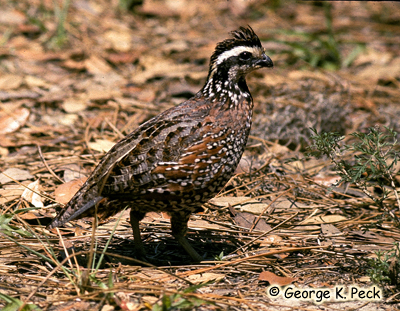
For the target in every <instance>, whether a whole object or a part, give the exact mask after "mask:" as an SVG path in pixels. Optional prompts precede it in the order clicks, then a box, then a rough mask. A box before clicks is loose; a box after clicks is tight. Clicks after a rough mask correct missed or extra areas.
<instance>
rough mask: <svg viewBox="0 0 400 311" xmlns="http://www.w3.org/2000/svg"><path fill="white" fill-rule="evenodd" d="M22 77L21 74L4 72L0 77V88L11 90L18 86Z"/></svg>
mask: <svg viewBox="0 0 400 311" xmlns="http://www.w3.org/2000/svg"><path fill="white" fill-rule="evenodd" d="M23 81H24V79H23V78H22V77H21V76H17V75H12V74H6V75H2V76H1V77H0V90H13V89H16V88H19V87H20V86H21V84H22V82H23Z"/></svg>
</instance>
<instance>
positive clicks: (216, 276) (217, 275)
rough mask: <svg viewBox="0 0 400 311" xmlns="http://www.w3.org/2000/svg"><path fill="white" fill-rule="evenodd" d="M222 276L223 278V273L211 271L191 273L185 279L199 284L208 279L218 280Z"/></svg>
mask: <svg viewBox="0 0 400 311" xmlns="http://www.w3.org/2000/svg"><path fill="white" fill-rule="evenodd" d="M224 278H225V275H224V274H220V273H212V272H206V273H201V274H193V275H190V276H188V277H187V279H188V280H189V281H190V282H192V283H194V284H201V283H205V282H208V281H220V280H222V279H224Z"/></svg>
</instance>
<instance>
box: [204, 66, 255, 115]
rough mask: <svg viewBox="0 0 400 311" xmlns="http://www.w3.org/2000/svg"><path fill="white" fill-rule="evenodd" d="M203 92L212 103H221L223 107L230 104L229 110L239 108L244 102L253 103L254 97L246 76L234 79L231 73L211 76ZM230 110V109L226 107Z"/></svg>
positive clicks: (219, 73) (216, 73) (217, 73)
mask: <svg viewBox="0 0 400 311" xmlns="http://www.w3.org/2000/svg"><path fill="white" fill-rule="evenodd" d="M201 92H202V93H203V95H204V97H205V98H206V99H208V100H210V101H212V102H214V101H215V102H220V103H221V104H222V105H223V106H224V105H225V104H228V103H229V106H230V107H229V108H230V109H232V108H238V106H239V104H240V103H242V102H243V100H244V101H246V102H249V103H252V97H251V94H250V91H249V88H248V87H247V84H246V80H245V77H244V76H239V77H232V76H229V73H228V72H227V73H221V72H218V71H217V72H215V73H213V74H209V76H208V79H207V82H206V84H205V85H204V87H203V88H202V90H201ZM226 108H228V107H226Z"/></svg>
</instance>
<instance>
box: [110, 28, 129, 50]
mask: <svg viewBox="0 0 400 311" xmlns="http://www.w3.org/2000/svg"><path fill="white" fill-rule="evenodd" d="M104 39H105V40H106V41H108V42H109V43H110V44H111V47H112V48H113V49H114V50H116V51H120V52H128V51H129V50H130V49H131V48H132V45H131V40H132V34H131V33H130V32H129V31H123V30H120V29H118V31H115V30H109V31H107V32H106V33H105V34H104Z"/></svg>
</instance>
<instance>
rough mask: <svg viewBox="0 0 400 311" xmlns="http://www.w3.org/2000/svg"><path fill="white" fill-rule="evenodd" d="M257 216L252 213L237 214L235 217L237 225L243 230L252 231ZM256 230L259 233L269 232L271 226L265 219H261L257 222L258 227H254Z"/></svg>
mask: <svg viewBox="0 0 400 311" xmlns="http://www.w3.org/2000/svg"><path fill="white" fill-rule="evenodd" d="M256 219H257V216H256V215H253V214H250V213H237V214H236V215H235V223H236V224H237V225H238V226H240V227H243V228H247V229H250V228H252V227H253V224H254V222H255V221H256ZM254 230H258V231H269V230H271V226H270V225H268V224H267V223H266V222H265V220H264V219H262V218H261V219H260V220H259V221H258V222H257V225H256V226H255V227H254Z"/></svg>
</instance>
